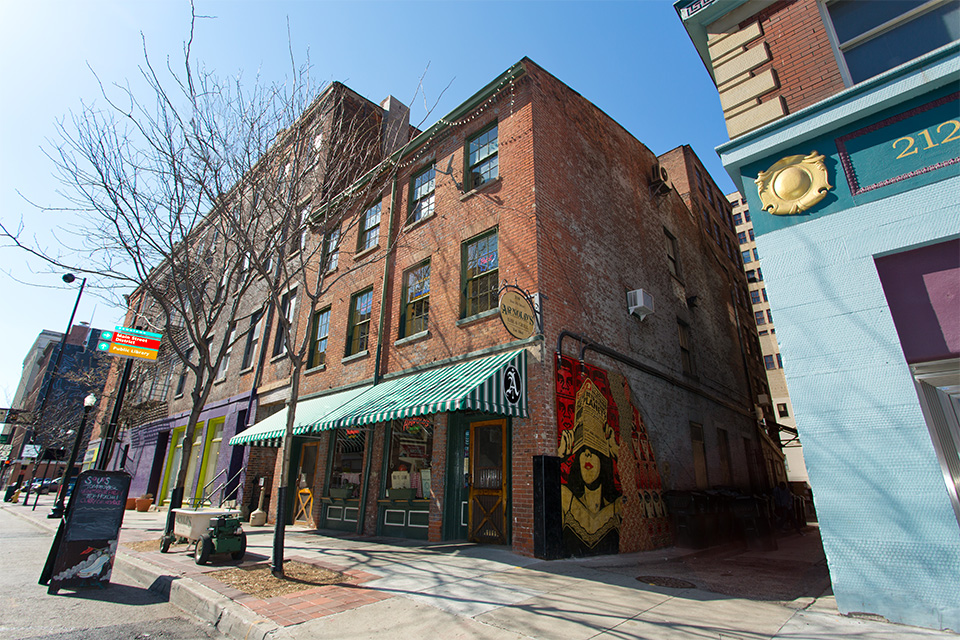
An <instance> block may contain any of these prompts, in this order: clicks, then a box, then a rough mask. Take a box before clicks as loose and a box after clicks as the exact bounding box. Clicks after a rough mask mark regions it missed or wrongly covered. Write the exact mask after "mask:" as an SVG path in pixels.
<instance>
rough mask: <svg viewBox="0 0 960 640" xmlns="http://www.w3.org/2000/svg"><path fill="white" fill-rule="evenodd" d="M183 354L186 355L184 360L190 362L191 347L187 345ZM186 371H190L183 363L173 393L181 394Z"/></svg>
mask: <svg viewBox="0 0 960 640" xmlns="http://www.w3.org/2000/svg"><path fill="white" fill-rule="evenodd" d="M184 355H185V356H186V358H185V361H186V362H190V361H191V360H192V359H193V347H189V348H188V349H187V351H186V353H185V354H184ZM188 373H190V367H188V366H187V365H186V364H184V365H183V368H182V369H180V377H179V378H177V388H176V389H175V390H174V395H177V396H182V395H183V390H184V388H185V387H186V386H187V374H188Z"/></svg>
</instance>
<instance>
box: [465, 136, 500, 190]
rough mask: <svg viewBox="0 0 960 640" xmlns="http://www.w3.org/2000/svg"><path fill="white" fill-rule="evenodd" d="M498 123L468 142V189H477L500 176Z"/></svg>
mask: <svg viewBox="0 0 960 640" xmlns="http://www.w3.org/2000/svg"><path fill="white" fill-rule="evenodd" d="M498 149H499V145H498V143H497V123H496V122H494V123H493V125H492V126H491V127H489V128H487V129H485V130H484V131H481V132H480V133H479V134H477V135H475V136H474V137H472V138H470V139H469V140H467V184H466V189H467V190H468V191H469V190H470V189H476V188H477V187H479V186H480V185H482V184H483V183H485V182H488V181H490V180H495V179H496V178H497V176H498V175H500V160H499V156H498V153H497V152H498Z"/></svg>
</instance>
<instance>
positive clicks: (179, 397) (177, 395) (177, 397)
mask: <svg viewBox="0 0 960 640" xmlns="http://www.w3.org/2000/svg"><path fill="white" fill-rule="evenodd" d="M181 398H183V394H182V393H178V394H176V395H175V396H173V399H174V400H180V399H181Z"/></svg>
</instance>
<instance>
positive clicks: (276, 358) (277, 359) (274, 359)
mask: <svg viewBox="0 0 960 640" xmlns="http://www.w3.org/2000/svg"><path fill="white" fill-rule="evenodd" d="M286 357H287V352H286V351H284V352H283V353H278V354H277V355H275V356H272V357H271V358H270V363H271V364H273V363H274V362H280V361H281V360H283V359H284V358H286Z"/></svg>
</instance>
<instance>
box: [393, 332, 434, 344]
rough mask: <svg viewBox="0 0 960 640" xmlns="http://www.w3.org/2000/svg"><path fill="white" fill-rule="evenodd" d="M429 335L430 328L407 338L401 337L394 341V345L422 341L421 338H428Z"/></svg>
mask: <svg viewBox="0 0 960 640" xmlns="http://www.w3.org/2000/svg"><path fill="white" fill-rule="evenodd" d="M429 337H430V330H429V329H427V330H426V331H420V332H419V333H415V334H413V335H412V336H407V337H406V338H400V339H399V340H397V341H396V342H394V343H393V346H395V347H403V346H405V345H408V344H413V343H414V342H420V341H421V340H426V339H427V338H429Z"/></svg>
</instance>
